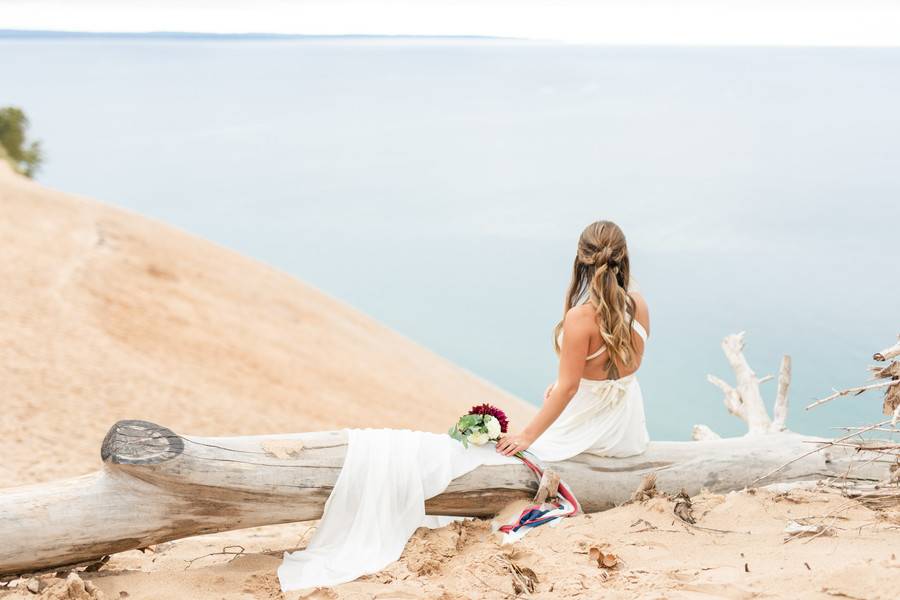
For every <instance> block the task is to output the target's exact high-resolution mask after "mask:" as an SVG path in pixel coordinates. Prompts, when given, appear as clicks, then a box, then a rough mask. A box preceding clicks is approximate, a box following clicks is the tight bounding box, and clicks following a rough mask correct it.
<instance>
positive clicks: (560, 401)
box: [497, 307, 596, 456]
mask: <svg viewBox="0 0 900 600" xmlns="http://www.w3.org/2000/svg"><path fill="white" fill-rule="evenodd" d="M579 308H580V307H579ZM595 327H596V325H594V314H593V311H585V310H583V309H581V310H579V309H573V310H570V311H569V312H567V313H566V318H565V320H564V321H563V340H562V347H561V348H560V353H559V376H558V377H557V379H556V385H555V386H553V390H552V391H551V392H550V395H549V397H547V398H546V399H545V400H544V404H543V406H542V407H541V410H540V411H538V414H536V415H535V416H534V417H533V418H532V419H531V422H530V423H528V425H527V426H526V427H525V429H523V430H522V432H521V433H518V434H507V435H504V436H502V437H501V439H500V441H498V442H497V452H500V453H501V454H504V455H506V456H511V455H513V454H515V453H516V452H519V451H521V450H526V449H527V448H528V447H529V446H530V445H531V444H532V443H533V442H534V440H536V439H537V438H538V437H539V436H540V435H541V434H542V433H544V431H546V430H547V428H548V427H550V425H551V424H552V423H553V421H555V420H556V419H557V417H559V415H560V413H562V411H563V409H565V407H566V405H568V404H569V401H570V400H572V396H574V395H575V392H576V391H578V385H579V383H581V376H582V375H583V374H584V363H585V359H586V358H587V354H588V345H589V343H590V339H591V333H590V332H591V329H592V328H595Z"/></svg>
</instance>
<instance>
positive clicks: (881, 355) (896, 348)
mask: <svg viewBox="0 0 900 600" xmlns="http://www.w3.org/2000/svg"><path fill="white" fill-rule="evenodd" d="M896 356H900V334H898V335H897V343H896V344H894V345H893V346H891V347H890V348H885V349H884V350H882V351H881V352H876V353H875V354H874V355H873V356H872V358H873V359H875V360H877V361H879V362H883V361H886V360H890V359H892V358H894V357H896Z"/></svg>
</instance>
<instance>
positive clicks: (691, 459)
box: [0, 336, 887, 577]
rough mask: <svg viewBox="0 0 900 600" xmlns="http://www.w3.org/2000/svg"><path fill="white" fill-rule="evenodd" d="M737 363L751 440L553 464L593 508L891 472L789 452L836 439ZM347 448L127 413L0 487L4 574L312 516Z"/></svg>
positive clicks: (476, 509)
mask: <svg viewBox="0 0 900 600" xmlns="http://www.w3.org/2000/svg"><path fill="white" fill-rule="evenodd" d="M731 337H733V336H729V338H731ZM742 343H743V342H742V337H740V339H737V340H734V339H728V338H726V343H724V344H723V347H726V353H727V352H732V351H733V352H736V353H737V354H740V347H741V346H742ZM730 358H731V357H730ZM740 358H741V359H742V358H743V357H742V356H741V357H740ZM788 365H789V361H788ZM732 366H733V367H734V368H735V372H736V374H737V377H738V385H737V386H736V387H731V386H728V385H727V384H724V382H721V380H719V381H720V382H721V383H717V385H719V386H720V387H723V385H724V386H725V387H723V389H724V390H726V406H728V408H729V410H731V411H732V412H733V413H735V414H737V415H738V416H740V417H741V418H743V419H744V420H746V421H747V422H748V425H749V427H750V433H751V434H752V435H746V436H743V437H739V438H728V439H705V440H703V441H689V442H652V443H651V444H650V447H649V448H648V450H647V451H646V452H645V453H644V454H641V455H639V456H634V457H630V458H604V457H598V456H595V455H591V454H581V455H578V456H576V457H574V458H572V459H570V460H567V461H562V462H556V463H552V466H553V470H554V471H555V472H556V473H558V474H559V475H560V476H561V477H562V478H563V479H564V480H565V481H566V483H567V484H569V485H570V486H571V488H572V489H573V490H574V491H575V493H576V494H577V495H578V499H579V501H580V502H581V503H582V506H583V508H584V510H585V511H586V512H594V511H599V510H604V509H607V508H610V507H612V506H615V505H617V504H621V503H622V502H625V501H627V500H629V499H630V498H631V496H632V494H633V493H634V491H635V489H637V488H638V487H639V486H640V485H641V482H642V480H643V479H644V477H645V476H646V475H648V474H653V475H655V476H656V486H657V488H658V489H659V490H661V491H663V492H677V491H679V490H682V489H683V490H685V491H687V493H689V494H695V493H697V492H699V491H700V490H701V489H703V488H706V489H709V490H711V491H719V492H724V491H728V490H735V489H741V488H744V487H746V486H748V485H750V484H751V483H752V482H754V481H755V480H757V479H758V478H760V477H763V476H766V477H767V478H766V480H765V483H774V482H790V481H802V480H811V479H819V478H822V477H843V476H847V475H848V471H850V469H851V467H852V471H850V475H851V476H854V477H857V478H862V479H872V480H877V479H880V478H882V477H883V472H884V471H885V470H886V468H887V466H886V465H885V464H882V463H880V462H879V461H878V460H872V461H865V462H864V464H862V465H861V466H857V465H858V463H854V462H853V461H852V458H853V457H854V456H858V453H857V452H856V451H853V450H849V449H845V448H841V447H834V448H831V449H830V450H829V451H828V452H827V453H826V452H822V453H815V454H811V455H808V456H805V457H803V458H802V459H799V460H793V459H795V458H796V457H797V456H799V455H801V454H803V453H807V452H809V451H810V449H811V448H815V447H816V445H817V444H821V443H826V442H827V441H828V440H822V439H820V438H810V437H806V436H802V435H798V434H796V433H792V432H789V431H786V430H783V423H779V422H778V421H777V420H776V421H775V422H773V421H771V420H769V419H768V415H767V414H766V410H765V407H764V406H753V403H755V402H759V403H760V405H761V403H762V400H761V397H760V394H759V389H758V386H756V387H755V388H754V385H752V383H753V381H754V380H755V375H753V374H752V370H750V369H749V366H747V365H746V361H745V360H744V361H743V362H741V361H740V360H738V359H735V360H732ZM782 375H783V377H782V382H780V383H783V385H781V384H780V385H779V394H778V399H779V404H778V406H782V407H783V410H784V411H786V406H787V379H789V368H785V367H784V363H783V368H782ZM742 378H743V381H742ZM776 414H779V410H778V409H777V408H776ZM754 428H755V430H754ZM706 430H707V431H709V430H708V428H706ZM710 433H712V432H710ZM712 435H713V436H714V435H715V434H712ZM346 443H347V439H346V431H328V432H317V433H300V434H291V435H269V436H253V437H232V438H204V437H194V436H188V435H179V434H177V433H175V432H173V431H171V430H169V429H167V428H165V427H162V426H160V425H156V424H153V423H149V422H146V421H120V422H118V423H116V424H115V425H114V426H113V427H112V428H111V429H110V431H109V433H108V434H107V435H106V438H105V439H104V440H103V444H102V447H101V452H100V455H101V458H102V460H103V468H102V469H101V470H100V471H98V472H96V473H92V474H90V475H85V476H82V477H75V478H71V479H67V480H63V481H58V482H54V483H48V484H40V485H32V486H25V487H19V488H10V489H6V490H2V491H0V539H2V540H3V543H2V544H0V577H2V576H6V577H9V576H12V575H17V574H23V573H28V572H36V571H40V570H50V569H56V568H62V567H66V566H71V565H77V564H84V563H85V562H88V561H92V560H96V559H98V558H100V557H103V556H105V555H108V554H112V553H115V552H121V551H124V550H130V549H134V548H143V547H146V546H149V545H152V544H158V543H161V542H165V541H168V540H173V539H178V538H183V537H187V536H192V535H199V534H204V533H212V532H216V531H225V530H232V529H241V528H245V527H254V526H259V525H271V524H276V523H287V522H293V521H305V520H311V519H317V518H319V517H320V516H321V515H322V510H323V506H324V504H325V501H326V499H327V498H328V495H329V494H330V492H331V489H332V487H333V486H334V483H335V481H336V479H337V476H338V473H339V472H340V469H341V466H342V464H343V460H344V456H345V453H346ZM786 463H788V464H786ZM770 474H771V475H770ZM537 488H538V482H537V481H535V478H534V476H533V475H532V473H531V472H530V471H529V470H528V468H527V467H525V466H524V465H504V466H482V467H479V468H478V469H476V470H474V471H472V472H470V473H468V474H466V475H464V476H462V477H459V478H457V479H455V480H454V481H452V482H451V483H450V485H449V487H448V488H447V489H446V490H445V491H444V492H443V493H441V494H439V495H437V496H435V497H433V498H430V499H429V500H428V501H427V502H426V504H425V508H426V512H427V513H428V514H433V515H457V516H492V515H494V514H496V513H497V512H499V510H500V509H501V508H502V507H503V506H504V505H506V504H507V503H508V502H509V501H511V500H514V499H519V498H525V497H531V496H534V494H535V491H536V490H537Z"/></svg>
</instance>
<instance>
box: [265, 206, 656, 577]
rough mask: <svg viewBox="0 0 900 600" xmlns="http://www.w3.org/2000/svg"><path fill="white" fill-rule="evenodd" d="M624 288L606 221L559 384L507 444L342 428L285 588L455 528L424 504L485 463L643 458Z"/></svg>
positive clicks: (639, 337)
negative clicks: (316, 514)
mask: <svg viewBox="0 0 900 600" xmlns="http://www.w3.org/2000/svg"><path fill="white" fill-rule="evenodd" d="M629 278H630V272H629V262H628V249H627V247H626V245H625V236H624V235H623V234H622V230H621V229H619V227H618V226H617V225H615V224H614V223H612V222H610V221H597V222H596V223H592V224H591V225H588V227H587V228H586V229H585V230H584V231H583V232H582V234H581V237H580V238H579V240H578V251H577V254H576V256H575V266H574V270H573V273H572V283H571V285H570V286H569V291H568V293H567V294H566V303H565V314H564V317H563V320H562V321H561V322H560V323H559V324H558V325H557V326H556V330H555V335H556V337H555V347H556V350H557V352H559V356H560V362H559V376H558V378H557V381H556V383H555V384H553V385H552V386H550V387H549V388H547V391H546V393H545V395H544V405H543V407H542V408H541V409H540V411H539V412H538V413H537V415H535V417H534V418H533V419H532V420H531V422H530V423H528V425H527V426H526V427H525V428H524V429H522V430H521V431H520V432H519V433H514V434H513V433H510V434H508V435H505V436H503V437H502V438H501V439H500V440H499V441H498V442H497V444H496V451H495V450H494V448H493V447H490V444H486V445H484V446H475V445H471V444H470V445H469V446H468V447H465V446H463V445H462V444H460V443H459V442H457V441H456V440H454V439H452V438H451V437H450V436H449V435H446V434H435V433H429V432H425V431H411V430H408V429H371V428H365V429H347V430H346V434H347V453H346V456H345V458H344V463H343V466H342V467H341V471H340V474H339V475H338V478H337V481H335V484H334V488H332V491H331V494H330V495H329V497H328V500H327V501H326V503H325V508H324V513H323V515H322V519H321V521H320V522H319V525H318V527H317V529H316V532H315V534H314V535H313V537H312V539H311V540H310V542H309V544H308V545H307V547H306V548H305V549H304V550H299V551H297V552H293V553H287V552H286V553H285V554H284V561H283V562H282V564H281V566H280V567H279V568H278V577H279V580H280V582H281V589H282V590H283V591H289V590H297V589H303V588H309V587H313V586H330V585H336V584H339V583H344V582H348V581H352V580H354V579H356V578H357V577H359V576H361V575H363V574H366V573H374V572H376V571H379V570H381V569H383V568H384V567H386V566H387V565H388V564H389V563H391V562H393V561H395V560H397V558H399V557H400V554H401V553H402V552H403V549H404V547H405V546H406V543H407V541H408V540H409V538H410V536H412V534H413V533H414V532H415V530H416V529H417V528H419V527H422V526H425V527H438V526H441V525H444V524H447V523H448V522H449V521H451V520H454V519H455V518H454V517H442V516H431V515H430V516H426V515H425V500H427V499H428V498H431V497H433V496H437V495H438V494H440V493H442V492H443V491H444V490H445V489H446V488H447V486H448V485H449V484H450V482H451V481H453V480H454V479H456V478H457V477H460V476H462V475H464V474H465V473H468V472H469V471H472V470H474V469H476V468H478V467H479V466H481V465H505V464H520V463H519V459H518V458H515V457H513V456H512V455H513V454H515V453H516V452H520V451H523V450H528V451H529V452H530V453H531V454H532V455H533V456H536V457H537V458H538V460H539V461H560V460H565V459H567V458H571V457H572V456H575V455H576V454H580V453H582V452H591V453H594V454H599V455H603V456H630V455H634V454H639V453H641V452H643V451H644V449H645V448H646V446H647V443H648V435H647V429H646V426H645V424H644V407H643V400H642V398H641V390H640V387H639V386H638V382H637V379H636V378H635V372H636V371H637V369H638V367H639V366H640V364H641V358H642V357H643V353H644V344H645V343H646V340H647V331H648V329H649V321H648V319H649V317H648V312H647V305H646V303H645V302H644V299H643V298H642V297H641V296H640V295H639V294H637V293H636V292H635V291H634V290H632V289H630V287H629V284H630V279H629ZM460 402H461V403H463V404H464V405H465V404H467V402H464V399H460ZM448 425H449V424H448ZM574 492H575V493H576V495H577V492H578V490H574Z"/></svg>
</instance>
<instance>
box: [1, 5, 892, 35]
mask: <svg viewBox="0 0 900 600" xmlns="http://www.w3.org/2000/svg"><path fill="white" fill-rule="evenodd" d="M0 29H39V30H59V31H94V32H99V31H103V32H146V31H190V32H208V33H286V34H309V35H341V34H360V35H425V36H434V35H477V36H498V37H514V38H526V39H534V40H548V41H560V42H569V43H596V44H659V45H772V46H876V47H877V46H900V0H843V1H841V0H681V1H679V0H587V1H586V0H369V1H361V0H253V1H251V0H242V1H241V0H127V1H125V0H0Z"/></svg>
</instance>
